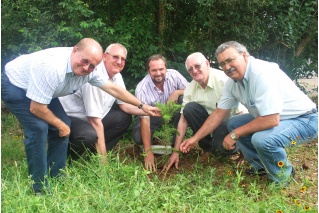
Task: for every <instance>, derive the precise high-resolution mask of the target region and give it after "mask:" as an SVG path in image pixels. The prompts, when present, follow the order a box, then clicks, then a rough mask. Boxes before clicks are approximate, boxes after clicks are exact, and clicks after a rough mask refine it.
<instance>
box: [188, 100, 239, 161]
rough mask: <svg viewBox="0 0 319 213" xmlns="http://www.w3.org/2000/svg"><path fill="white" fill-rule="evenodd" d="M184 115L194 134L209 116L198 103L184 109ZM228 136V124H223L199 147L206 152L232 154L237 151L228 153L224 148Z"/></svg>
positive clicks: (200, 143)
mask: <svg viewBox="0 0 319 213" xmlns="http://www.w3.org/2000/svg"><path fill="white" fill-rule="evenodd" d="M183 115H184V117H185V119H186V121H187V123H188V126H189V127H190V128H191V129H192V131H193V133H194V134H195V133H196V132H197V131H198V130H199V129H200V128H201V127H202V125H203V124H204V122H205V121H206V119H207V118H208V116H209V115H208V113H207V111H206V110H205V108H204V107H203V106H201V105H200V104H198V103H196V102H189V103H187V104H186V105H185V107H184V110H183ZM228 134H229V131H228V130H227V126H226V123H221V124H220V125H219V126H218V127H217V128H216V129H215V131H213V133H212V134H209V135H207V136H206V137H204V138H203V139H201V140H200V141H199V143H198V145H199V147H200V148H202V149H203V151H204V152H212V153H213V154H225V155H227V154H232V153H234V152H236V151H237V150H232V151H228V150H225V149H224V147H223V141H224V138H225V137H226V135H228Z"/></svg>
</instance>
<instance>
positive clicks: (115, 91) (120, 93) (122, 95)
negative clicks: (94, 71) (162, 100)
mask: <svg viewBox="0 0 319 213" xmlns="http://www.w3.org/2000/svg"><path fill="white" fill-rule="evenodd" d="M100 88H101V89H102V90H103V91H105V92H107V93H109V94H110V95H112V96H114V97H115V98H117V99H119V100H121V101H123V102H125V103H129V104H132V105H134V106H139V105H140V104H141V103H142V102H141V101H140V100H138V99H137V98H136V97H135V96H134V95H132V94H131V93H130V92H128V91H127V90H126V89H123V88H122V87H120V86H118V85H116V84H114V83H112V82H110V81H109V82H107V84H105V85H104V86H102V87H100ZM141 109H142V110H143V111H144V112H145V113H147V114H148V115H150V116H155V115H157V114H158V113H159V110H158V108H157V107H152V106H148V105H147V104H144V105H143V106H142V107H141Z"/></svg>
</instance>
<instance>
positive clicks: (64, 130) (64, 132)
mask: <svg viewBox="0 0 319 213" xmlns="http://www.w3.org/2000/svg"><path fill="white" fill-rule="evenodd" d="M58 130H59V136H60V137H67V136H69V135H70V132H71V130H70V127H69V126H68V125H66V124H65V123H62V125H61V126H60V128H59V129H58Z"/></svg>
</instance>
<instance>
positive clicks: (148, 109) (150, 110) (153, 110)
mask: <svg viewBox="0 0 319 213" xmlns="http://www.w3.org/2000/svg"><path fill="white" fill-rule="evenodd" d="M142 110H143V111H144V112H145V113H147V114H148V115H150V116H155V117H160V116H162V114H161V110H160V109H159V108H158V107H153V106H149V105H146V104H144V105H143V107H142Z"/></svg>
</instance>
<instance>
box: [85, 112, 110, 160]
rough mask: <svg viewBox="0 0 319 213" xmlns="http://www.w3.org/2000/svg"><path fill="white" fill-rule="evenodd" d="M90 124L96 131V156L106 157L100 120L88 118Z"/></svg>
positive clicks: (102, 127)
mask: <svg viewBox="0 0 319 213" xmlns="http://www.w3.org/2000/svg"><path fill="white" fill-rule="evenodd" d="M88 120H89V122H90V124H91V125H92V126H93V128H94V129H95V131H96V134H97V143H96V145H95V147H96V151H97V153H98V154H101V155H104V156H105V155H106V146H105V138H104V126H103V123H102V119H101V118H97V117H88Z"/></svg>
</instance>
